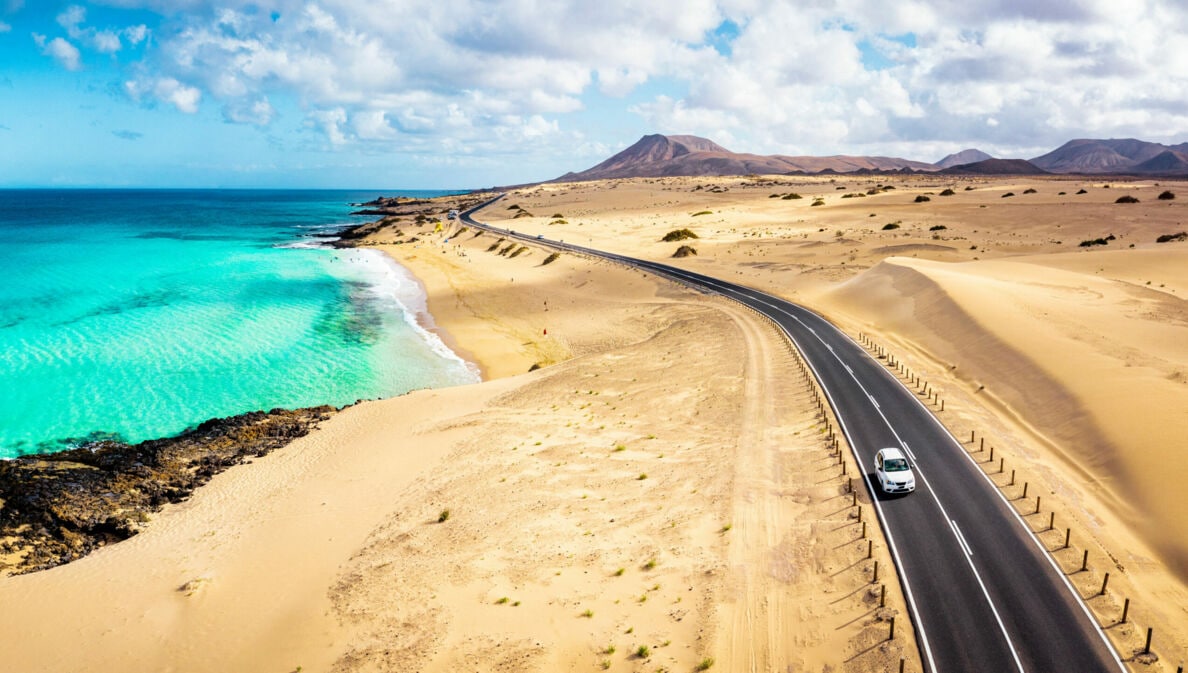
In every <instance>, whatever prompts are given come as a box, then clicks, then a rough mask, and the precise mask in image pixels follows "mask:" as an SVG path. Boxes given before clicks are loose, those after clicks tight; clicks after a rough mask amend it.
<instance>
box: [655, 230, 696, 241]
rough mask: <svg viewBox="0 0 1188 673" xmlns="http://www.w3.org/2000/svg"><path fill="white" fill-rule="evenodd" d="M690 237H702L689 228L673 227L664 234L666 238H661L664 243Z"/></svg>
mask: <svg viewBox="0 0 1188 673" xmlns="http://www.w3.org/2000/svg"><path fill="white" fill-rule="evenodd" d="M690 238H700V237H699V236H698V235H697V234H695V233H693V232H692V231H691V230H689V229H673V230H672V231H670V232H668V233H667V234H664V238H662V239H660V240H661V241H663V242H664V243H674V242H676V241H684V240H686V239H690Z"/></svg>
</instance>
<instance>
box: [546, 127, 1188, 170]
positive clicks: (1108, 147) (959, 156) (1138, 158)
mask: <svg viewBox="0 0 1188 673" xmlns="http://www.w3.org/2000/svg"><path fill="white" fill-rule="evenodd" d="M888 172H896V173H903V172H912V173H915V172H926V173H943V174H986V175H1010V174H1018V175H1039V174H1046V173H1052V174H1092V175H1106V174H1109V175H1125V174H1135V175H1169V176H1179V175H1188V142H1185V143H1181V144H1179V145H1163V144H1160V143H1152V142H1147V141H1143V140H1137V139H1134V138H1122V139H1107V140H1099V139H1091V138H1078V139H1075V140H1070V141H1068V142H1066V143H1065V144H1063V145H1061V146H1060V147H1058V148H1056V149H1054V150H1052V151H1051V152H1048V153H1046V154H1043V155H1040V156H1038V157H1034V158H1032V159H1028V160H1024V159H998V158H995V157H992V156H991V155H989V154H987V153H985V152H983V151H981V150H978V149H966V150H962V151H960V152H956V153H954V154H950V155H949V156H947V157H945V158H944V159H941V160H940V161H938V162H936V163H935V164H930V163H926V162H922V161H914V160H911V159H904V158H902V157H884V156H850V155H832V156H789V155H779V154H776V155H759V154H750V153H745V152H732V151H730V150H728V149H726V148H725V147H723V146H721V145H719V144H718V143H716V142H714V141H712V140H709V139H708V138H702V137H700V136H694V135H662V134H659V133H654V134H649V135H645V136H643V137H641V138H640V139H639V140H638V141H636V142H635V143H634V144H633V145H631V146H630V147H627V148H626V149H624V150H622V151H620V152H618V153H616V154H615V155H613V156H611V157H609V158H607V159H606V160H604V161H602V162H600V163H598V164H597V165H595V166H592V167H591V168H587V169H586V170H583V171H579V172H569V173H566V174H565V175H562V176H560V177H558V178H555V179H553V180H551V181H550V182H577V181H583V180H604V179H611V178H659V177H677V176H728V175H751V174H758V175H812V174H819V173H837V174H847V173H853V174H862V173H888Z"/></svg>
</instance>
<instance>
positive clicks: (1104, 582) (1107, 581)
mask: <svg viewBox="0 0 1188 673" xmlns="http://www.w3.org/2000/svg"><path fill="white" fill-rule="evenodd" d="M1109 584H1110V574H1109V573H1106V574H1105V579H1103V580H1102V581H1101V593H1100V594H1098V595H1100V596H1104V595H1106V587H1107V586H1109Z"/></svg>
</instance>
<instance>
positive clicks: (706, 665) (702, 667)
mask: <svg viewBox="0 0 1188 673" xmlns="http://www.w3.org/2000/svg"><path fill="white" fill-rule="evenodd" d="M713 667H714V658H713V657H706V658H705V659H702V660H701V663H699V664H697V668H696V669H695V670H698V671H708V670H709V669H711V668H713Z"/></svg>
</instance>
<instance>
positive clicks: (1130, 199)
mask: <svg viewBox="0 0 1188 673" xmlns="http://www.w3.org/2000/svg"><path fill="white" fill-rule="evenodd" d="M1138 202H1139V200H1138V199H1137V198H1136V197H1133V196H1131V195H1130V194H1127V195H1126V196H1119V197H1118V198H1117V199H1116V200H1115V201H1114V203H1138Z"/></svg>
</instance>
